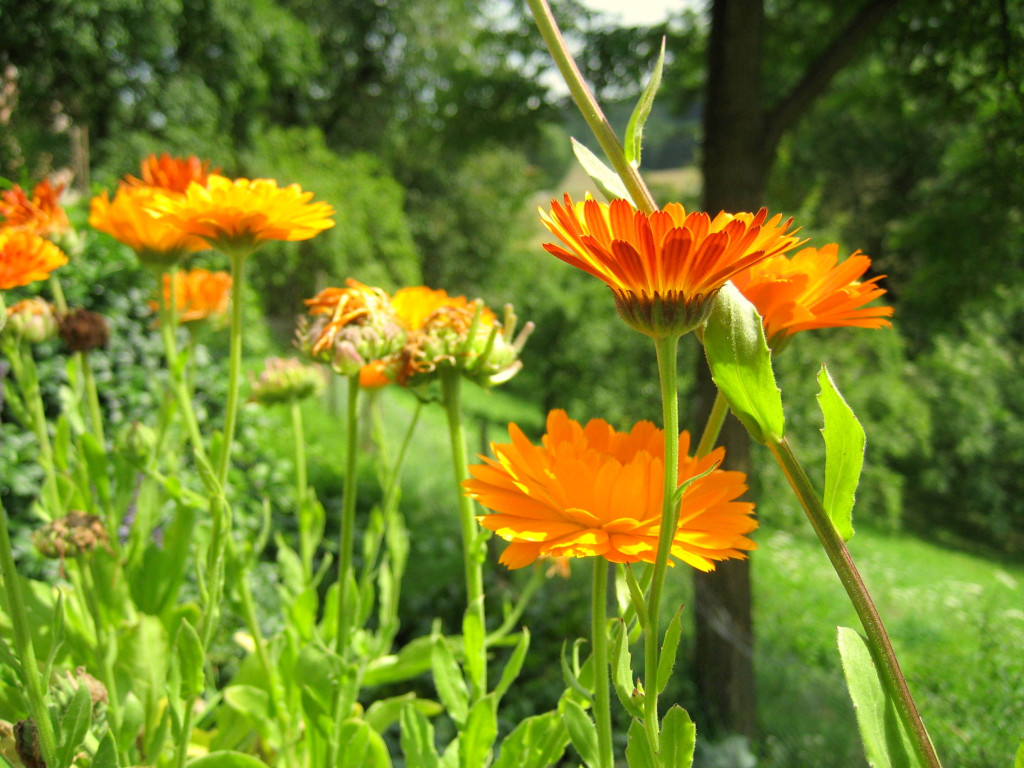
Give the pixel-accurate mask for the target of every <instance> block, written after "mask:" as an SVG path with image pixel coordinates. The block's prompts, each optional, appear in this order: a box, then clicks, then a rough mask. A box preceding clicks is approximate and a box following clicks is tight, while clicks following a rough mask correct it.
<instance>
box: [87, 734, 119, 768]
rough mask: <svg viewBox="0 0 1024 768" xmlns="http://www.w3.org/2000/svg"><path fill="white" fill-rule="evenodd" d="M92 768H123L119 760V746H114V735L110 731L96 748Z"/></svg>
mask: <svg viewBox="0 0 1024 768" xmlns="http://www.w3.org/2000/svg"><path fill="white" fill-rule="evenodd" d="M91 768H121V763H120V762H119V761H118V759H117V746H116V745H115V744H114V735H113V734H112V733H111V732H110V731H109V730H108V731H107V732H106V733H105V734H103V738H102V739H100V744H99V746H98V747H96V754H95V755H93V758H92V767H91Z"/></svg>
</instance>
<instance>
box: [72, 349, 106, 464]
mask: <svg viewBox="0 0 1024 768" xmlns="http://www.w3.org/2000/svg"><path fill="white" fill-rule="evenodd" d="M78 357H79V363H78V365H79V367H80V368H81V370H82V379H83V380H84V382H85V397H86V400H87V401H88V403H89V419H90V421H92V433H93V435H94V436H95V437H96V441H97V442H98V443H99V444H100V447H101V448H103V447H104V446H106V444H107V439H106V437H105V436H104V434H103V411H102V410H100V395H99V391H98V390H97V389H96V377H95V376H94V375H93V372H92V366H91V365H90V364H89V356H88V355H86V354H85V353H84V352H79V353H78Z"/></svg>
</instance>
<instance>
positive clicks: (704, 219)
mask: <svg viewBox="0 0 1024 768" xmlns="http://www.w3.org/2000/svg"><path fill="white" fill-rule="evenodd" d="M541 221H542V222H543V223H544V225H545V226H546V227H547V228H548V229H549V230H551V232H552V234H554V235H555V236H556V237H558V239H559V240H561V241H562V244H563V245H564V246H565V247H562V246H560V245H555V244H553V243H546V244H545V245H544V248H545V250H547V251H548V253H551V254H552V255H554V256H557V257H558V258H560V259H561V260H562V261H565V262H567V263H569V264H572V265H573V266H574V267H578V268H579V269H582V270H583V271H585V272H589V273H590V274H591V275H593V276H594V277H597V278H599V279H600V280H602V281H604V282H605V283H606V284H607V285H608V287H610V288H611V289H612V294H613V295H614V297H615V304H616V306H617V307H618V310H619V314H620V315H621V316H622V319H623V320H625V321H626V322H627V323H629V325H631V326H632V327H633V328H635V329H636V330H638V331H640V332H641V333H645V334H647V335H648V336H652V337H661V336H671V335H679V334H682V333H686V332H687V331H691V330H693V329H694V328H696V327H697V326H699V325H701V324H702V323H703V322H704V321H705V320H706V319H707V316H708V314H709V313H710V312H711V308H712V306H713V305H714V302H713V299H714V297H715V295H716V294H717V292H718V290H719V289H720V288H721V287H722V286H723V285H724V284H725V282H726V281H727V280H729V279H730V278H731V277H732V276H733V275H734V274H736V273H737V272H739V271H741V270H743V269H746V268H747V267H749V266H750V265H752V264H756V263H757V262H759V261H762V260H764V259H766V258H768V257H769V256H771V255H773V254H776V253H783V252H785V251H787V250H789V249H790V248H793V247H794V246H795V245H796V244H797V238H796V237H795V236H794V235H793V234H791V233H789V232H787V230H788V229H789V226H790V225H791V224H792V219H790V220H788V221H785V222H784V221H782V217H781V216H775V217H773V218H771V219H769V218H768V211H767V210H766V209H764V208H762V209H761V210H760V211H758V212H757V213H756V214H753V213H736V214H729V213H725V212H721V213H719V214H718V215H717V216H715V217H714V218H711V217H710V216H708V214H706V213H703V212H691V213H689V214H688V213H687V212H686V210H685V209H684V208H683V206H682V205H680V204H679V203H669V204H668V205H666V206H665V207H664V208H662V209H661V210H660V211H655V212H654V213H651V214H646V213H644V212H643V211H639V210H637V209H636V208H634V207H633V205H632V204H631V203H629V202H628V201H626V200H614V201H612V202H611V203H610V204H606V203H599V202H597V201H596V200H594V199H592V198H589V197H588V198H587V199H586V200H584V201H583V202H577V203H574V202H573V201H572V199H571V198H570V197H569V195H566V196H565V202H564V205H562V204H560V203H559V202H558V201H557V200H552V201H551V212H550V213H545V212H544V211H543V210H542V211H541Z"/></svg>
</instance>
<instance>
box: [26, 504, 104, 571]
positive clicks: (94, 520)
mask: <svg viewBox="0 0 1024 768" xmlns="http://www.w3.org/2000/svg"><path fill="white" fill-rule="evenodd" d="M109 542H110V539H109V537H108V535H107V530H106V528H105V527H104V525H103V521H102V520H101V519H100V518H99V516H98V515H90V514H87V513H85V512H82V511H79V510H71V511H70V512H68V513H67V514H66V515H64V516H63V517H58V518H57V519H56V520H52V521H50V522H49V523H47V524H46V525H44V526H43V527H42V528H39V529H37V530H36V531H35V532H33V534H32V543H33V544H35V547H36V549H37V550H38V551H39V554H41V555H42V556H43V557H48V558H51V559H53V560H57V559H60V560H63V559H64V558H66V557H77V556H78V555H84V554H87V553H89V552H93V551H94V550H96V549H97V548H98V547H104V548H107V549H109V546H110V544H109Z"/></svg>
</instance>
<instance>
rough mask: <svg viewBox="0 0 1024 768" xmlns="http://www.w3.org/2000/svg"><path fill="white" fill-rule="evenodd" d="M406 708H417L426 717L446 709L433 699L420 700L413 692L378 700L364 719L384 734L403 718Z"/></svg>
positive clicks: (368, 709) (368, 710)
mask: <svg viewBox="0 0 1024 768" xmlns="http://www.w3.org/2000/svg"><path fill="white" fill-rule="evenodd" d="M406 706H413V707H416V709H417V710H419V711H420V712H422V713H423V714H424V715H427V716H430V715H432V714H440V713H441V712H443V711H444V708H443V707H442V706H441V705H440V704H438V703H437V702H436V701H433V700H431V699H419V698H417V697H416V694H415V693H413V692H412V691H409V692H408V693H403V694H402V695H401V696H392V697H391V698H389V699H378V700H377V701H375V702H373V704H371V705H370V706H369V707H367V709H366V714H365V715H363V719H364V720H365V721H366V722H367V723H369V725H370V727H371V728H373V730H375V731H376V732H377V733H383V732H384V731H385V730H387V728H388V726H390V725H391V724H392V723H393V722H395V721H396V720H398V719H399V718H400V717H401V716H402V710H403V709H405V708H406Z"/></svg>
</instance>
